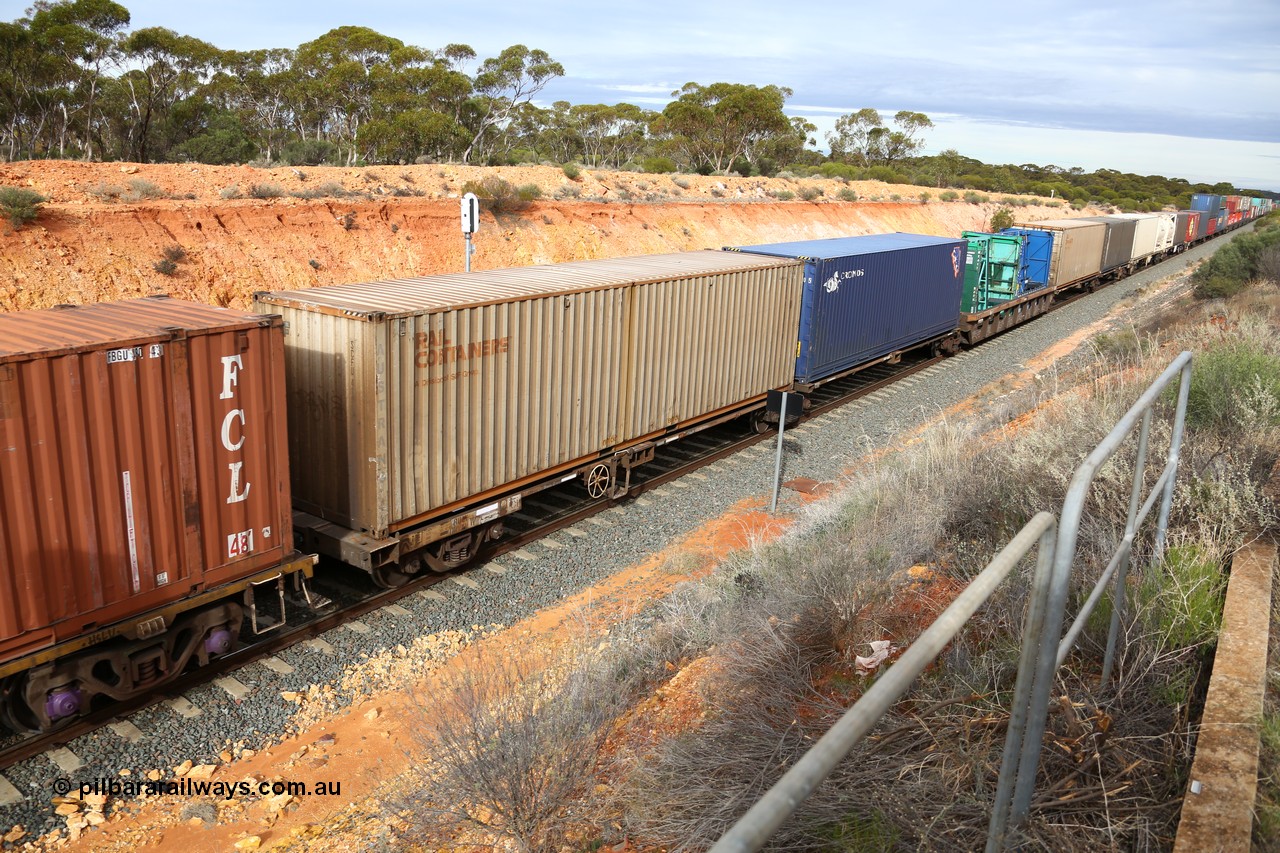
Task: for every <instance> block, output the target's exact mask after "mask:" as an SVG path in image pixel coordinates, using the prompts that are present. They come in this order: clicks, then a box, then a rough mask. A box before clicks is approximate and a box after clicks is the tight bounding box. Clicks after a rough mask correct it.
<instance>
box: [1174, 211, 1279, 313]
mask: <svg viewBox="0 0 1280 853" xmlns="http://www.w3.org/2000/svg"><path fill="white" fill-rule="evenodd" d="M1263 222H1266V220H1265V219H1264V220H1261V221H1260V222H1259V225H1262V223H1263ZM1277 267H1280V228H1275V227H1271V225H1270V223H1268V224H1267V226H1266V227H1262V228H1258V229H1255V231H1254V232H1253V233H1252V234H1242V235H1240V236H1239V237H1236V238H1235V239H1234V240H1232V241H1231V242H1230V243H1228V244H1227V245H1225V246H1223V247H1222V248H1221V249H1219V250H1218V251H1217V252H1215V253H1214V254H1213V257H1211V258H1209V260H1207V261H1205V262H1204V263H1203V264H1201V265H1200V268H1199V269H1197V270H1196V272H1195V275H1194V276H1193V278H1194V280H1195V283H1196V295H1197V296H1199V297H1201V298H1204V299H1214V298H1224V297H1227V296H1231V295H1233V294H1235V293H1239V292H1240V291H1241V290H1243V289H1244V288H1245V287H1247V286H1248V285H1249V283H1250V282H1252V281H1254V280H1255V279H1257V278H1260V277H1268V276H1275V275H1276V274H1277V272H1280V269H1277Z"/></svg>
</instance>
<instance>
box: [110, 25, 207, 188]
mask: <svg viewBox="0 0 1280 853" xmlns="http://www.w3.org/2000/svg"><path fill="white" fill-rule="evenodd" d="M123 48H124V56H125V58H126V59H127V60H128V61H129V62H130V63H131V64H132V65H133V66H134V67H133V68H131V69H130V70H128V71H127V72H125V73H124V74H123V75H122V76H121V77H120V78H119V87H120V90H121V93H122V94H123V95H124V96H125V97H126V99H127V103H128V111H129V112H128V115H127V116H120V117H118V118H120V119H122V120H123V122H124V125H123V127H124V129H123V133H122V135H123V137H124V143H125V148H126V153H127V156H128V157H130V158H131V159H133V160H135V161H137V162H140V163H141V162H147V161H148V160H149V159H150V158H151V157H152V156H153V155H155V156H156V157H161V158H162V157H164V156H165V154H166V153H167V148H168V146H170V145H172V144H175V143H176V142H180V141H181V139H177V138H175V135H174V134H172V133H170V132H169V131H170V130H171V129H170V128H166V127H165V126H164V125H166V124H167V123H169V122H170V121H172V120H173V119H175V118H184V116H182V115H181V113H180V112H179V113H178V114H177V115H175V110H176V109H177V107H178V105H179V104H181V103H182V102H183V101H184V100H186V99H188V98H192V97H193V96H194V95H196V93H197V92H198V90H199V89H200V87H201V86H202V85H203V84H204V83H205V82H206V81H207V80H208V79H209V78H210V77H211V76H212V74H213V72H214V71H215V69H217V68H218V67H219V65H220V63H221V61H222V57H223V54H222V52H221V51H219V50H218V49H217V48H216V47H214V46H213V45H211V44H209V43H208V42H204V41H201V40H200V39H197V38H192V37H191V36H182V35H178V34H177V33H175V32H174V31H173V30H170V29H166V28H164V27H148V28H146V29H142V30H136V31H134V32H133V33H131V34H130V35H129V36H128V38H126V39H125V40H124V44H123ZM186 107H187V109H188V110H190V109H198V108H199V105H197V104H187V105H186Z"/></svg>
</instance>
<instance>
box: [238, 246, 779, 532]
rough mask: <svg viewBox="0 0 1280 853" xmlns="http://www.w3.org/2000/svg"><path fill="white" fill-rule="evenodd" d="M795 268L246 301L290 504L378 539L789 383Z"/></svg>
mask: <svg viewBox="0 0 1280 853" xmlns="http://www.w3.org/2000/svg"><path fill="white" fill-rule="evenodd" d="M802 274H803V267H802V266H801V265H800V264H799V263H798V262H796V261H792V260H784V259H779V258H768V257H763V256H754V255H743V254H738V253H730V252H716V251H702V252H686V253H681V254H671V255H651V256H642V257H633V258H619V259H615V260H599V261H576V262H571V263H564V264H553V265H548V266H535V267H524V268H516V269H504V270H492V271H487V272H475V273H458V274H452V275H439V276H430V277H424V278H413V279H402V280H396V281H383V282H376V283H372V284H353V285H342V286H337V287H325V288H316V289H312V290H299V291H290V292H277V293H260V294H257V295H256V297H255V300H256V307H257V310H259V311H265V312H270V313H279V314H281V315H282V316H283V317H284V319H285V324H286V330H285V351H286V359H287V370H288V376H289V383H288V384H289V394H290V399H289V404H290V422H289V425H290V454H291V459H292V462H293V476H294V479H293V489H294V502H295V505H296V506H298V507H299V508H300V509H303V510H306V511H307V512H309V513H312V514H314V515H316V516H319V517H321V518H323V519H326V520H328V521H332V522H336V523H338V524H340V525H344V526H346V527H348V528H350V529H352V530H358V531H364V532H366V533H368V534H370V535H372V536H377V537H385V536H389V535H391V534H392V533H394V532H395V531H398V530H403V529H406V528H409V527H412V526H414V525H417V524H419V523H421V522H424V521H426V520H429V519H432V518H436V517H441V516H443V515H445V514H447V513H449V512H452V511H454V510H457V509H462V508H464V507H466V506H467V505H468V504H473V503H475V502H477V501H482V500H489V499H491V498H493V497H494V496H497V495H500V494H502V493H503V492H504V491H510V490H512V489H518V488H520V487H521V486H522V485H524V484H528V483H531V482H534V481H536V480H538V479H539V478H544V477H546V476H548V475H553V474H554V473H556V472H562V471H571V470H573V469H574V467H575V466H578V465H581V464H583V463H584V462H588V461H590V460H591V459H593V458H596V457H597V456H599V455H600V454H601V453H602V452H604V451H607V450H610V449H616V448H619V447H623V446H625V445H627V444H629V443H635V442H639V441H641V440H644V439H646V438H648V437H651V436H655V435H662V434H664V433H665V432H668V431H671V430H673V429H676V428H680V427H682V426H683V425H687V424H691V423H694V422H697V421H698V420H700V419H704V418H707V417H709V416H712V415H713V414H714V413H717V412H721V411H724V410H728V409H732V408H733V407H735V406H737V405H739V404H741V403H743V402H744V401H749V400H754V399H759V398H761V397H763V395H765V394H766V392H768V391H769V390H770V389H774V388H781V387H783V386H786V385H787V384H788V383H789V382H790V381H791V378H792V373H793V370H794V365H795V357H796V356H795V347H796V331H797V328H798V324H799V310H800V288H801V278H802Z"/></svg>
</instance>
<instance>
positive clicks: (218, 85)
mask: <svg viewBox="0 0 1280 853" xmlns="http://www.w3.org/2000/svg"><path fill="white" fill-rule="evenodd" d="M293 59H294V52H293V51H292V50H289V49H288V48H270V49H265V50H249V51H228V52H227V53H225V54H224V56H223V62H222V71H221V72H220V73H219V74H218V75H217V77H216V78H215V79H214V81H213V82H212V85H211V86H210V90H209V93H210V95H211V96H212V95H213V93H214V92H217V93H219V94H220V95H221V96H222V98H223V107H224V109H226V110H228V111H230V112H234V113H236V114H237V115H238V116H239V117H240V121H241V124H242V125H243V127H244V128H245V130H246V131H247V132H248V134H249V135H250V136H251V137H252V138H253V139H254V141H255V142H256V143H257V146H258V152H259V155H260V156H262V157H263V158H265V159H266V160H268V161H270V160H273V159H274V158H275V156H276V154H277V153H279V150H280V148H281V147H283V145H284V144H285V143H286V142H287V141H289V136H290V124H291V121H292V114H293V111H292V102H291V100H290V94H291V91H292V90H293V87H294V79H295V78H294V71H293Z"/></svg>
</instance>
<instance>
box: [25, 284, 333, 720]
mask: <svg viewBox="0 0 1280 853" xmlns="http://www.w3.org/2000/svg"><path fill="white" fill-rule="evenodd" d="M283 394H284V340H283V335H282V332H281V321H280V319H279V318H278V317H263V316H257V315H255V314H246V313H242V312H238V311H230V310H227V309H224V308H214V307H211V306H207V305H197V304H194V303H190V302H182V301H179V300H176V299H168V298H156V297H151V298H146V299H138V300H131V301H124V302H107V303H100V304H96V305H80V306H62V307H59V308H54V309H50V310H45V311H29V312H22V313H16V314H5V315H0V717H2V718H3V722H4V723H5V724H6V725H7V726H8V727H9V728H11V729H14V730H15V731H21V730H27V729H33V730H44V729H49V728H51V727H53V726H54V725H55V724H56V723H57V722H58V721H60V720H65V719H69V718H72V717H74V716H76V715H79V714H81V713H84V712H87V711H89V710H92V709H94V708H95V707H97V706H99V705H101V704H105V703H108V702H110V701H111V700H122V699H127V698H129V697H132V696H136V695H139V694H141V693H144V692H147V691H149V690H151V689H153V688H154V687H155V686H157V685H159V684H161V683H163V682H165V681H166V680H169V679H171V678H173V677H175V676H176V675H178V674H179V673H181V672H182V671H183V670H184V669H185V668H186V667H187V666H188V664H190V663H192V662H193V661H195V662H198V663H200V664H204V663H207V662H208V661H209V659H211V658H214V657H217V656H219V655H222V654H225V653H227V652H228V651H230V650H231V649H232V648H233V647H234V646H235V644H236V642H237V640H238V638H239V636H240V630H241V624H242V622H243V621H246V619H247V621H248V623H249V624H250V626H251V630H253V631H256V632H259V633H260V632H262V631H264V630H267V629H268V628H269V627H272V628H273V627H278V626H279V625H281V624H283V620H284V607H283V596H284V584H285V578H286V577H287V576H290V575H292V576H293V577H294V578H295V579H301V578H303V577H304V576H307V575H310V573H311V571H312V564H313V563H314V557H311V556H309V555H303V554H300V553H298V552H297V551H296V550H295V549H294V547H293V533H292V519H291V512H290V505H289V504H290V501H289V475H288V469H287V447H286V439H285V436H286V431H285V414H284V411H283V407H281V406H280V405H278V404H277V401H278V400H280V399H282V398H283ZM259 591H264V592H266V593H268V595H267V596H266V599H265V601H261V602H260V601H259V600H258V598H256V597H255V596H256V595H257V594H258V592H259ZM241 602H243V604H242V603H241ZM274 602H278V604H279V613H278V614H276V615H275V616H274V617H272V618H269V617H267V616H266V614H265V613H264V614H262V615H261V616H260V615H259V613H258V610H257V608H258V604H259V603H262V604H264V605H272V606H274Z"/></svg>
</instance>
